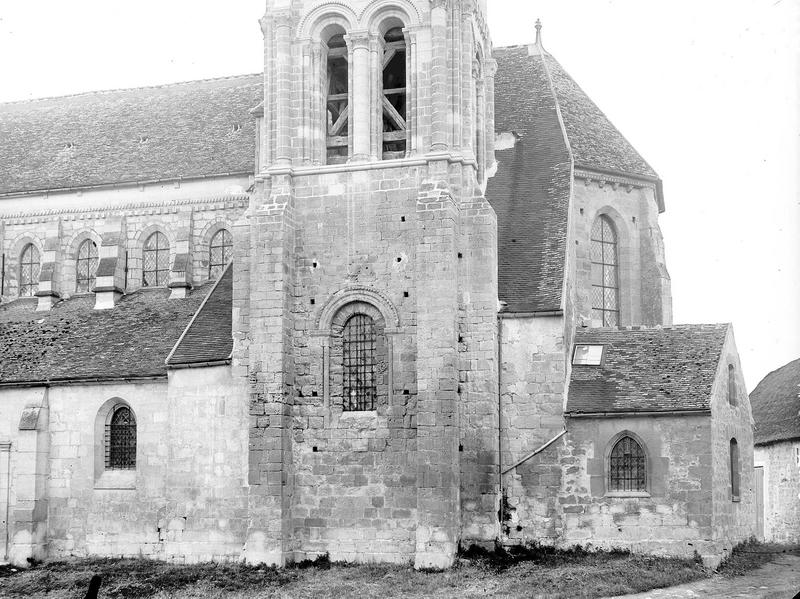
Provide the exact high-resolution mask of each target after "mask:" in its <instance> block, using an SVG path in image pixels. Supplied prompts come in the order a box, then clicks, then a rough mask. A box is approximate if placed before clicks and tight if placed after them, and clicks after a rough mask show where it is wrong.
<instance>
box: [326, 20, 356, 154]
mask: <svg viewBox="0 0 800 599" xmlns="http://www.w3.org/2000/svg"><path fill="white" fill-rule="evenodd" d="M348 78H349V74H348V64H347V44H345V41H344V35H343V34H341V33H338V34H336V35H334V36H332V37H331V38H330V39H329V40H328V50H327V69H326V78H325V95H326V99H325V107H326V108H325V119H326V124H325V131H326V147H327V158H328V164H340V163H343V162H346V161H347V154H348V137H349V130H350V125H349V123H348V119H349V117H350V111H349V109H348V90H349V79H348Z"/></svg>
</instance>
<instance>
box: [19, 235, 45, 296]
mask: <svg viewBox="0 0 800 599" xmlns="http://www.w3.org/2000/svg"><path fill="white" fill-rule="evenodd" d="M40 271H41V264H40V262H39V250H38V249H37V248H36V246H35V245H33V244H32V243H29V244H28V245H26V246H25V247H24V248H22V253H21V254H20V256H19V294H20V296H33V295H36V292H37V291H38V290H39V272H40Z"/></svg>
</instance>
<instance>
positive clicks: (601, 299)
mask: <svg viewBox="0 0 800 599" xmlns="http://www.w3.org/2000/svg"><path fill="white" fill-rule="evenodd" d="M591 251H592V260H591V261H592V321H595V322H598V323H599V324H600V326H603V327H616V326H619V272H618V270H619V260H618V256H619V254H618V252H617V233H616V231H615V230H614V225H613V224H612V223H611V219H610V218H608V217H607V216H605V215H601V216H599V217H597V218H596V219H595V221H594V224H593V225H592V241H591Z"/></svg>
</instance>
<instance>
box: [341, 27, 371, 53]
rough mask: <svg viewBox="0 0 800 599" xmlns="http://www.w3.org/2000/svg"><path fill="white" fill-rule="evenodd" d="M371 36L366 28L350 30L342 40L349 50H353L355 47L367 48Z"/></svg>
mask: <svg viewBox="0 0 800 599" xmlns="http://www.w3.org/2000/svg"><path fill="white" fill-rule="evenodd" d="M373 37H374V36H373V35H372V34H371V33H370V32H369V31H367V30H361V31H351V32H350V33H348V34H347V35H345V36H344V41H345V43H346V44H347V47H348V49H350V50H355V49H357V48H364V49H366V50H369V47H370V41H371V39H372V38H373Z"/></svg>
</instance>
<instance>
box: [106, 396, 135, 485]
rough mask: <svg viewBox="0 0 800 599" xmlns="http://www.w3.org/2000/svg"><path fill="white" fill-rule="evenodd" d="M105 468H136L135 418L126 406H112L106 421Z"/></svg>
mask: <svg viewBox="0 0 800 599" xmlns="http://www.w3.org/2000/svg"><path fill="white" fill-rule="evenodd" d="M105 450H106V460H105V461H106V464H105V465H106V468H107V469H113V470H131V469H133V468H136V418H135V417H134V416H133V412H132V411H131V409H130V408H129V407H128V406H123V405H119V406H116V407H115V408H114V410H113V411H112V413H111V417H110V418H109V419H108V422H107V423H106V438H105Z"/></svg>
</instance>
